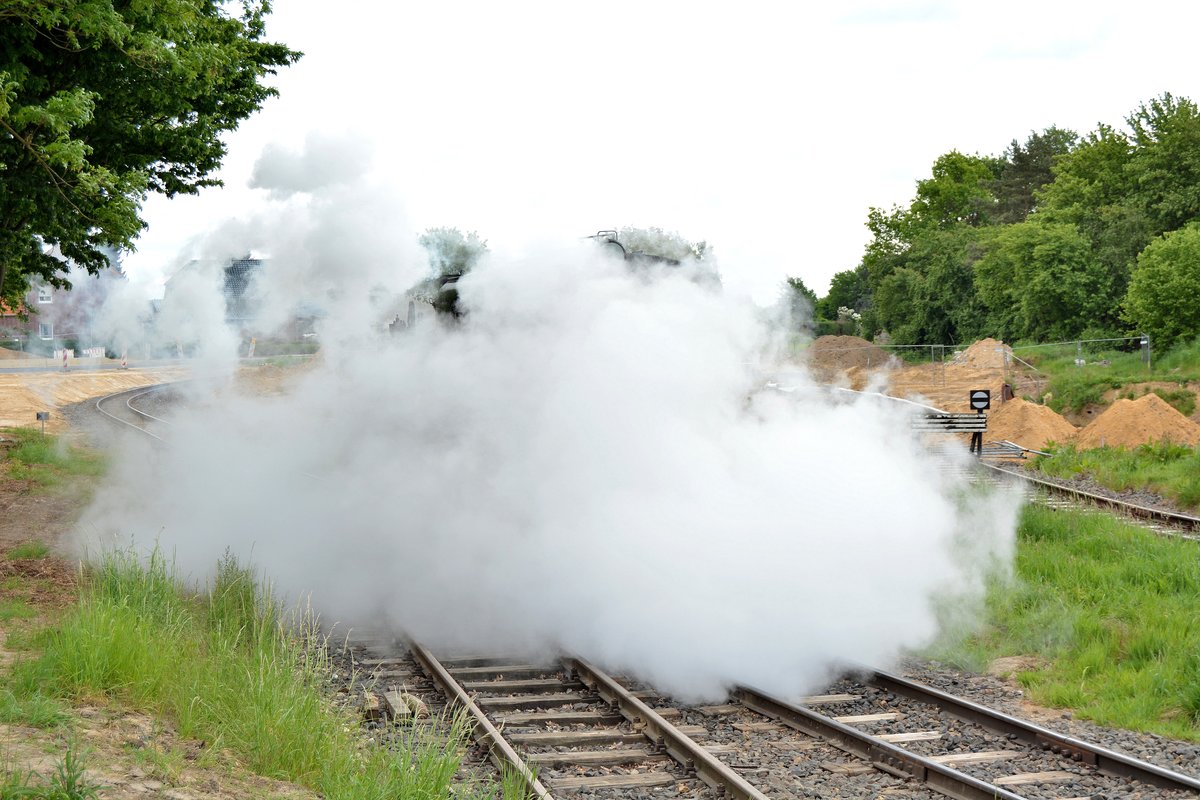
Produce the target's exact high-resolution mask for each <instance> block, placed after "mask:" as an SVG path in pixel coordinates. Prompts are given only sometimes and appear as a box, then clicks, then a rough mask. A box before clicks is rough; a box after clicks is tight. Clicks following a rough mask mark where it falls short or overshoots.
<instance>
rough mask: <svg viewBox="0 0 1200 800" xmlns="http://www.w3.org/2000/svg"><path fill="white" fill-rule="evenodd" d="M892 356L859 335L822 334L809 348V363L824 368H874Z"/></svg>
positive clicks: (883, 363) (882, 364) (884, 363)
mask: <svg viewBox="0 0 1200 800" xmlns="http://www.w3.org/2000/svg"><path fill="white" fill-rule="evenodd" d="M891 358H892V357H891V356H890V355H889V354H888V352H887V351H886V350H884V349H883V348H882V347H879V346H877V345H874V344H871V343H870V342H868V341H867V340H866V339H863V338H861V337H858V336H820V337H818V338H817V340H816V341H814V342H813V343H812V346H810V347H809V348H808V363H809V364H810V365H812V366H813V367H816V368H818V369H824V370H845V369H850V368H851V367H860V368H870V369H874V368H875V367H882V366H885V365H886V364H887V363H888V362H889V361H890V360H891Z"/></svg>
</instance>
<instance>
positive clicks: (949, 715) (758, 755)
mask: <svg viewBox="0 0 1200 800" xmlns="http://www.w3.org/2000/svg"><path fill="white" fill-rule="evenodd" d="M350 651H351V654H352V658H353V659H354V660H355V662H356V669H357V670H358V671H359V672H360V674H361V675H363V676H364V677H365V678H366V681H365V683H364V686H365V687H366V692H367V695H368V705H369V706H372V707H378V708H379V709H380V711H379V714H380V716H385V717H390V718H392V719H395V720H399V721H406V720H411V719H412V718H413V716H414V708H427V709H431V710H433V711H434V713H436V711H437V710H440V709H445V708H457V709H464V710H465V711H466V712H467V713H469V714H470V715H471V718H472V725H473V727H474V732H475V739H476V742H477V743H478V746H479V748H480V754H481V755H482V754H486V755H487V757H488V758H490V759H491V761H492V762H493V763H494V764H496V765H497V767H499V768H500V769H501V770H503V771H507V772H509V773H510V774H519V775H521V776H523V778H524V780H525V782H526V785H527V787H528V790H529V792H530V793H531V794H532V795H533V796H536V797H538V798H551V797H560V796H561V797H574V796H581V797H620V798H633V797H655V798H671V797H679V798H711V797H718V798H722V797H735V798H739V799H740V800H749V799H750V798H758V799H760V798H774V797H779V798H817V797H822V798H824V797H842V798H858V797H861V798H868V797H869V798H879V797H883V798H888V797H891V798H926V797H929V798H934V797H953V798H962V799H963V800H983V798H992V799H995V798H1000V799H1001V800H1017V799H1018V798H1029V800H1035V799H1038V800H1040V799H1041V798H1058V799H1064V798H1084V797H1087V798H1096V799H1097V800H1099V798H1175V797H1179V798H1184V797H1194V796H1197V794H1198V793H1200V779H1198V778H1196V777H1194V776H1189V775H1184V774H1180V773H1176V772H1172V771H1170V770H1168V769H1165V768H1162V767H1158V766H1155V765H1152V764H1149V763H1146V762H1143V761H1138V760H1137V759H1133V758H1130V757H1128V756H1124V755H1121V754H1119V753H1116V752H1113V751H1110V750H1106V749H1104V748H1102V747H1098V746H1095V745H1092V744H1089V743H1087V742H1084V741H1082V740H1079V739H1074V738H1071V737H1067V736H1063V735H1061V734H1058V733H1056V732H1054V731H1051V730H1049V729H1047V728H1043V727H1040V726H1037V725H1035V724H1033V723H1029V722H1025V721H1022V720H1019V719H1017V718H1015V717H1011V716H1008V715H1005V714H1002V713H1000V712H997V711H993V710H991V709H989V708H986V707H984V706H981V705H978V704H976V703H972V702H970V701H967V700H963V699H959V698H955V697H953V696H951V695H949V694H946V693H944V692H941V691H939V690H936V689H932V688H928V687H924V686H921V685H919V684H916V683H913V682H911V681H908V680H906V679H903V678H899V677H896V676H894V675H889V674H887V673H883V672H877V671H873V670H867V669H864V670H860V671H859V672H858V673H857V674H856V675H854V676H850V677H845V678H842V679H840V680H838V681H837V682H836V683H835V684H834V685H832V686H831V687H829V690H828V692H827V693H825V694H821V695H813V696H809V697H804V698H799V699H798V700H797V701H796V702H794V703H793V702H788V701H785V700H782V699H780V698H776V697H771V696H769V695H767V694H765V693H762V692H759V691H756V690H754V689H751V688H747V687H738V688H736V689H734V690H733V691H732V692H731V694H730V696H729V698H728V699H727V700H726V702H724V703H720V704H715V705H703V706H696V705H688V704H683V703H678V702H675V701H673V700H672V699H671V698H669V697H666V696H664V695H661V694H659V693H657V692H655V691H653V690H651V689H649V688H647V687H645V686H643V685H641V684H638V683H636V682H634V681H631V680H628V679H626V678H623V677H621V676H611V675H607V674H605V673H604V672H603V671H601V670H600V669H599V668H597V667H596V666H595V665H593V664H590V663H588V662H586V661H584V660H582V659H578V658H569V657H567V658H561V659H558V660H556V661H555V662H554V663H543V664H536V663H527V662H525V661H523V660H522V659H517V658H503V657H491V656H469V657H462V656H459V657H443V658H438V657H436V656H435V655H434V654H433V653H431V652H430V651H429V650H428V649H426V648H424V647H422V646H420V645H417V644H412V643H409V644H407V645H405V644H401V643H399V642H388V641H387V640H386V639H383V638H377V639H373V640H355V641H354V643H353V644H352V645H351V647H350Z"/></svg>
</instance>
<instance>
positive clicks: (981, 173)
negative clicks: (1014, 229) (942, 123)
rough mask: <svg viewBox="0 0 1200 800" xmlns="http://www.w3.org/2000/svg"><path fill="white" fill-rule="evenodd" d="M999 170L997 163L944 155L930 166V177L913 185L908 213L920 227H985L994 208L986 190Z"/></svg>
mask: <svg viewBox="0 0 1200 800" xmlns="http://www.w3.org/2000/svg"><path fill="white" fill-rule="evenodd" d="M1000 170H1001V163H1000V160H999V159H995V158H983V157H981V156H966V155H963V154H962V153H959V152H958V151H951V152H949V153H946V154H945V155H943V156H940V157H939V158H938V160H937V161H935V162H934V164H933V174H932V175H931V177H929V178H926V179H925V180H921V181H917V196H916V199H914V200H913V202H912V207H911V209H910V213H911V214H912V216H913V217H914V218H915V220H916V221H917V222H918V223H919V224H921V225H924V226H936V227H942V228H945V227H949V226H952V225H957V224H960V223H965V224H967V225H971V226H979V225H986V224H987V223H988V222H990V221H991V218H992V215H993V214H994V209H995V205H996V197H995V195H993V194H992V191H991V188H990V187H991V186H992V184H993V183H994V182H995V181H996V179H997V178H998V177H999V175H1000Z"/></svg>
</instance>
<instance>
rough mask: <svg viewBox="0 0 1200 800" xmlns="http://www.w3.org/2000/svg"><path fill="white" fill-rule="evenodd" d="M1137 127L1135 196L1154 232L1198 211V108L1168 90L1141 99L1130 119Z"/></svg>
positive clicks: (1177, 225)
mask: <svg viewBox="0 0 1200 800" xmlns="http://www.w3.org/2000/svg"><path fill="white" fill-rule="evenodd" d="M1126 122H1128V123H1129V128H1130V130H1131V131H1132V132H1133V152H1132V154H1131V158H1130V161H1129V164H1128V167H1127V169H1128V171H1129V173H1130V178H1131V180H1130V186H1131V189H1132V196H1133V199H1134V200H1135V202H1136V203H1137V205H1138V207H1139V208H1141V209H1142V210H1143V211H1144V213H1145V214H1146V216H1147V217H1148V218H1149V219H1150V220H1151V223H1152V225H1151V231H1152V233H1153V234H1154V235H1157V234H1160V233H1164V232H1166V231H1173V230H1175V229H1177V228H1180V227H1182V226H1183V225H1185V224H1187V223H1188V222H1190V221H1191V220H1193V219H1196V218H1197V217H1198V216H1200V111H1198V110H1197V108H1196V104H1195V103H1194V102H1192V101H1191V100H1189V99H1187V98H1175V97H1172V96H1171V95H1170V94H1163V95H1162V96H1161V97H1156V98H1155V99H1153V100H1151V101H1150V102H1149V103H1142V104H1141V105H1140V106H1138V109H1137V110H1136V111H1135V112H1133V114H1131V115H1130V116H1129V118H1128V119H1127V120H1126Z"/></svg>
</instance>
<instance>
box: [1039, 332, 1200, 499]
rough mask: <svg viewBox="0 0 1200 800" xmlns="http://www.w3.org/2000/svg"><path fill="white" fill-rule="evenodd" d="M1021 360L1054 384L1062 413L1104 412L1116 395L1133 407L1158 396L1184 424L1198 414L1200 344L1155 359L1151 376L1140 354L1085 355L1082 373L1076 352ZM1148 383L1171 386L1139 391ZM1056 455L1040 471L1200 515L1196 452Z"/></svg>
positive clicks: (1062, 451)
mask: <svg viewBox="0 0 1200 800" xmlns="http://www.w3.org/2000/svg"><path fill="white" fill-rule="evenodd" d="M1015 352H1016V353H1017V355H1019V356H1021V357H1022V358H1025V359H1026V360H1028V361H1030V362H1031V363H1033V364H1034V365H1035V366H1036V367H1037V369H1038V370H1039V371H1040V372H1042V373H1043V375H1044V376H1045V377H1046V378H1047V379H1048V383H1047V386H1046V389H1045V396H1046V397H1047V398H1048V401H1047V404H1048V405H1049V406H1050V407H1051V408H1053V409H1054V410H1055V411H1059V412H1063V411H1076V412H1077V411H1080V410H1082V409H1083V408H1085V407H1087V406H1089V405H1095V404H1100V403H1102V402H1103V401H1104V396H1105V394H1107V393H1108V392H1110V391H1112V390H1116V397H1117V398H1127V399H1130V400H1133V399H1137V398H1138V397H1141V396H1142V395H1144V394H1146V393H1147V392H1148V391H1149V392H1154V393H1155V394H1157V395H1158V396H1159V397H1161V398H1162V399H1163V400H1165V401H1167V402H1168V403H1170V404H1171V405H1172V406H1174V407H1175V409H1176V410H1177V411H1179V412H1180V413H1181V414H1183V415H1184V416H1190V415H1191V414H1193V413H1194V412H1195V410H1196V394H1195V392H1193V391H1192V390H1191V389H1189V388H1188V387H1187V384H1188V383H1190V382H1193V381H1200V341H1198V342H1195V343H1192V344H1190V345H1185V346H1179V347H1176V348H1174V349H1173V350H1171V351H1170V352H1168V353H1166V354H1164V355H1163V356H1162V357H1156V358H1155V360H1154V363H1153V369H1151V370H1147V368H1146V366H1145V365H1144V364H1143V363H1142V361H1141V354H1140V353H1139V352H1130V353H1123V352H1119V351H1115V350H1109V351H1101V352H1094V353H1085V356H1086V360H1087V362H1088V363H1087V364H1086V365H1085V366H1082V367H1081V366H1076V365H1075V361H1074V359H1075V358H1076V355H1077V354H1076V352H1075V350H1074V348H1073V347H1065V348H1042V349H1031V350H1028V351H1022V350H1021V348H1020V347H1019V346H1018V347H1017V348H1015ZM1147 383H1160V384H1166V385H1165V386H1154V387H1146V386H1144V385H1140V384H1147ZM1127 387H1128V388H1127ZM1122 390H1124V391H1122ZM1034 399H1040V398H1034ZM1051 450H1052V451H1053V452H1054V455H1053V457H1051V458H1041V459H1038V460H1037V461H1036V462H1035V464H1034V466H1035V467H1036V468H1037V469H1040V470H1041V471H1043V472H1045V473H1046V474H1047V475H1052V476H1055V477H1061V478H1066V477H1074V476H1078V475H1087V476H1089V477H1091V478H1092V479H1093V480H1095V481H1096V482H1097V483H1099V484H1101V485H1102V486H1106V487H1108V488H1110V489H1114V490H1116V491H1127V490H1145V491H1150V492H1154V493H1156V494H1158V495H1161V496H1163V497H1165V498H1167V499H1168V500H1171V501H1172V502H1174V503H1176V504H1177V505H1179V506H1180V507H1181V508H1185V509H1197V508H1200V453H1198V451H1197V450H1196V449H1195V448H1190V447H1180V446H1176V445H1170V444H1163V443H1149V444H1147V445H1144V446H1142V447H1137V448H1133V449H1130V450H1125V449H1121V448H1111V447H1105V448H1098V449H1094V450H1084V451H1077V450H1076V449H1075V448H1074V447H1072V446H1071V445H1070V444H1067V445H1064V446H1056V447H1052V448H1051Z"/></svg>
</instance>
